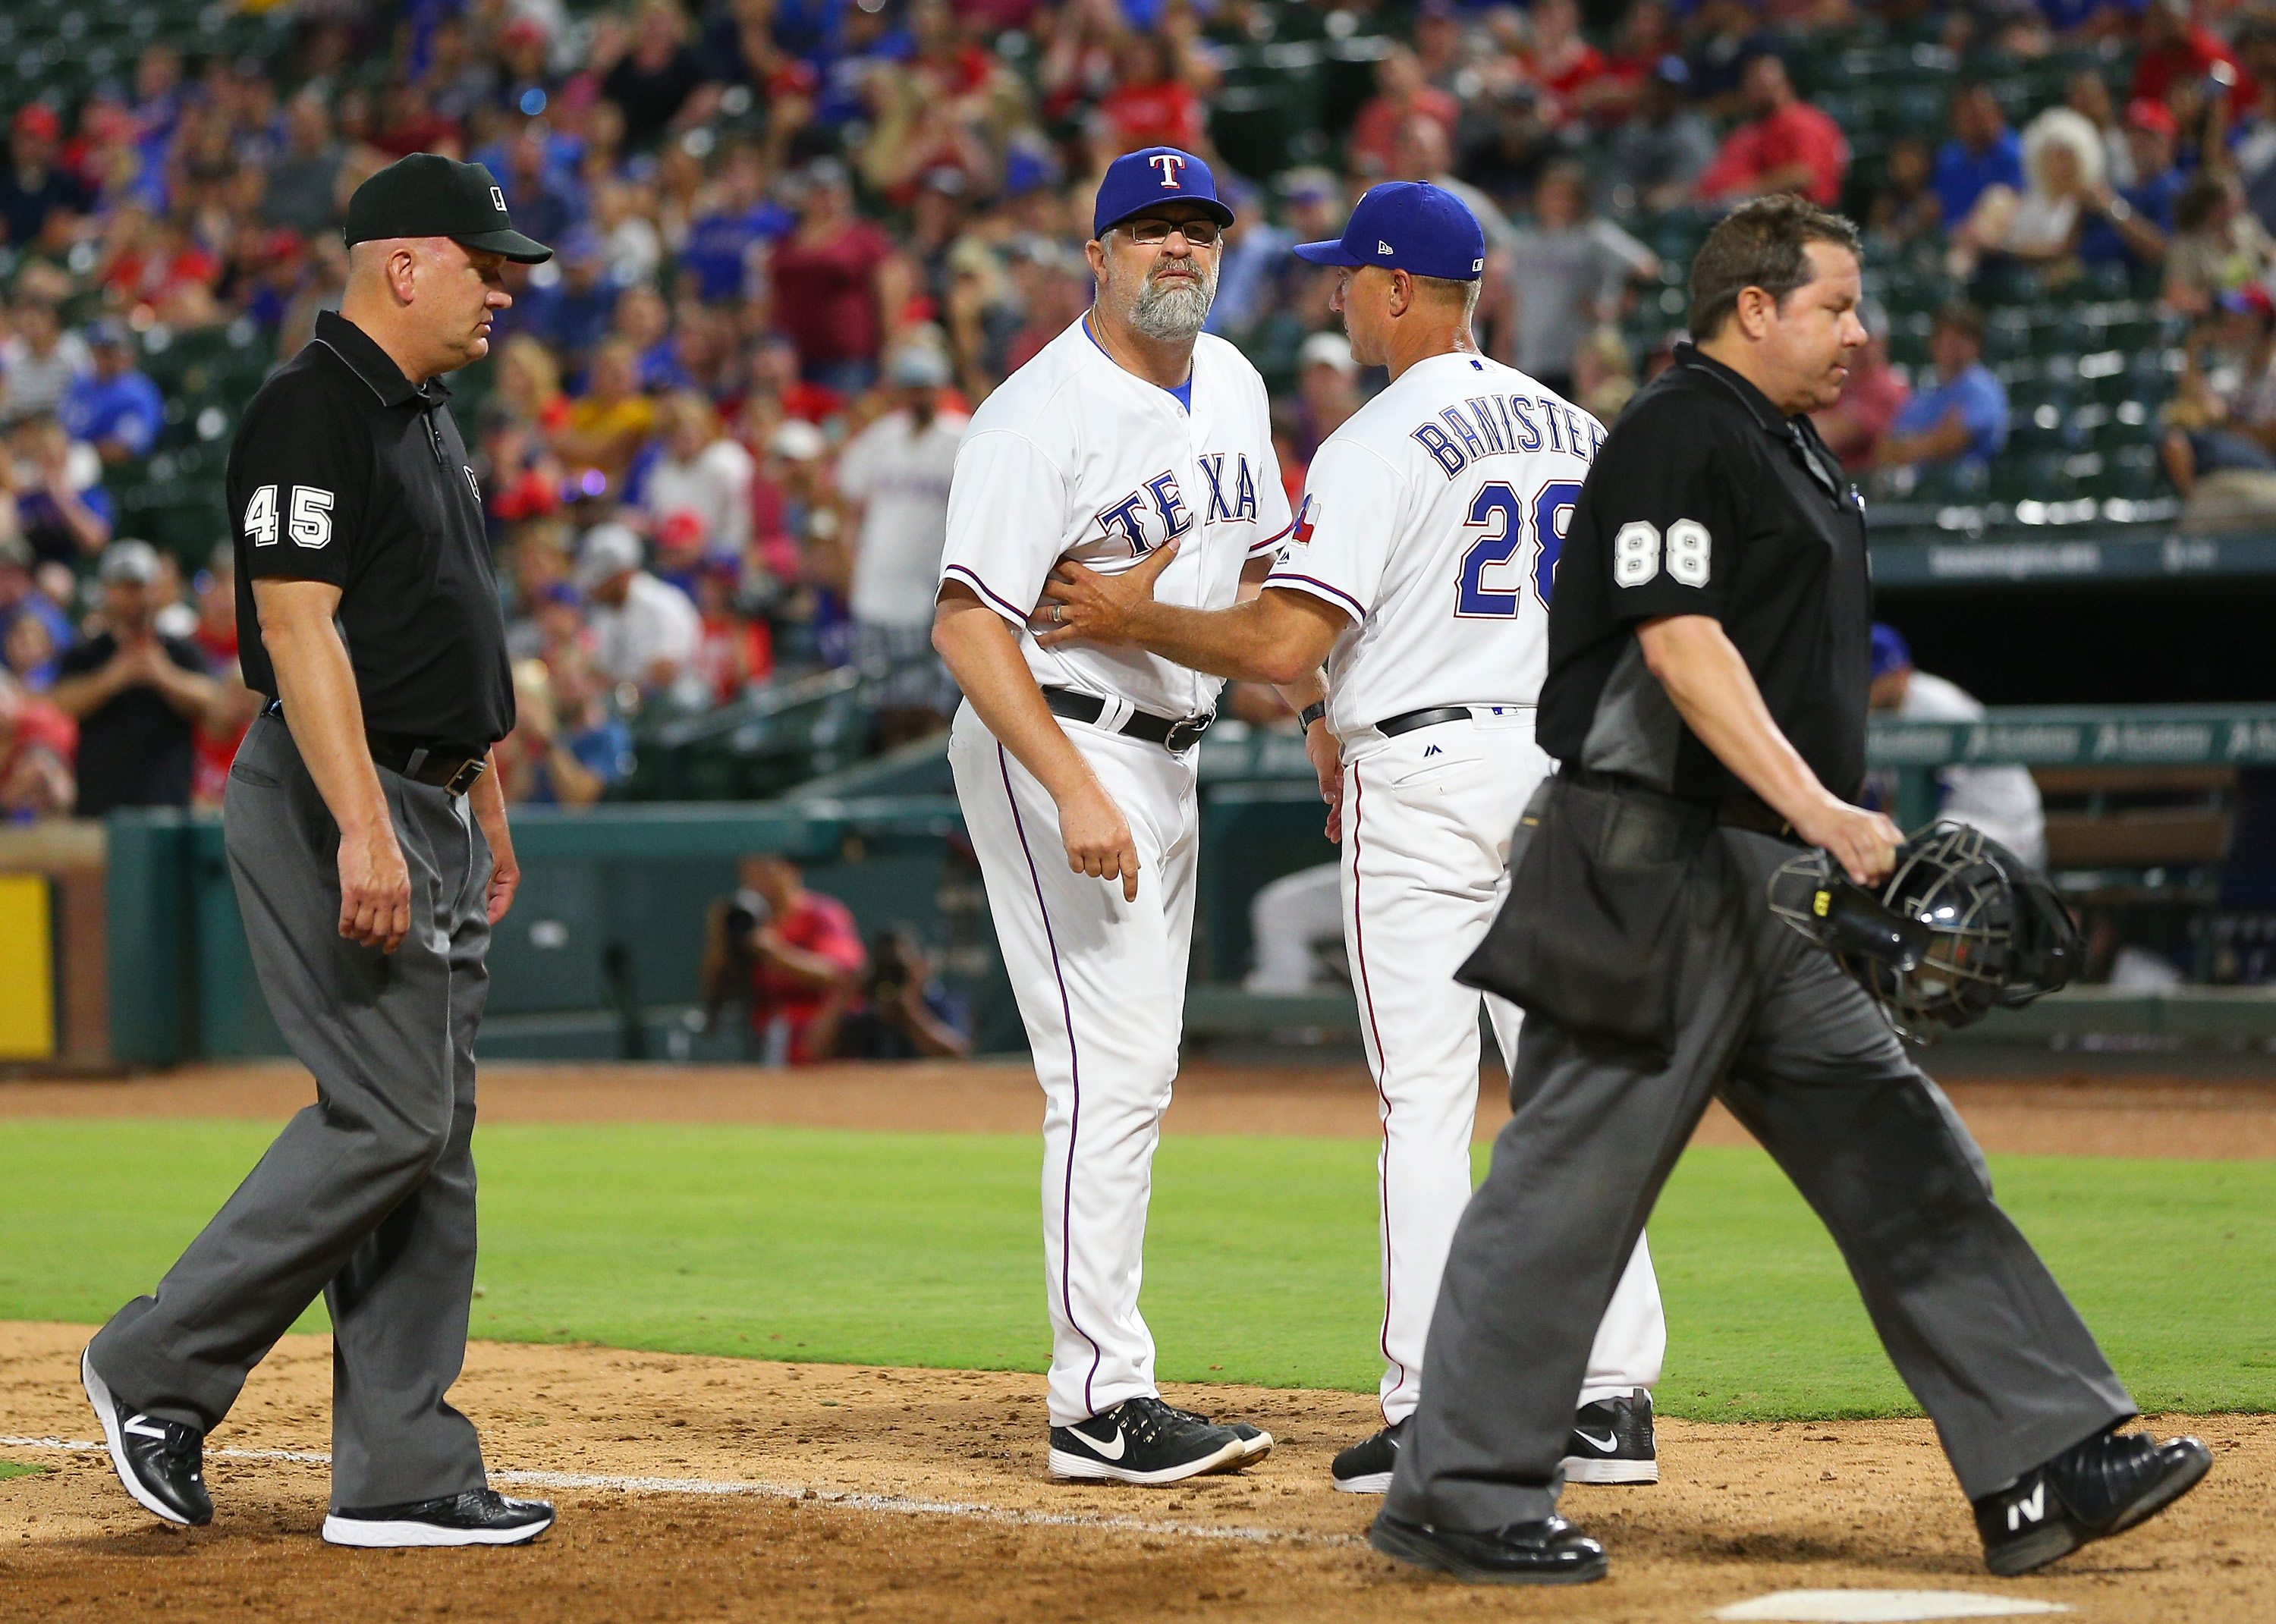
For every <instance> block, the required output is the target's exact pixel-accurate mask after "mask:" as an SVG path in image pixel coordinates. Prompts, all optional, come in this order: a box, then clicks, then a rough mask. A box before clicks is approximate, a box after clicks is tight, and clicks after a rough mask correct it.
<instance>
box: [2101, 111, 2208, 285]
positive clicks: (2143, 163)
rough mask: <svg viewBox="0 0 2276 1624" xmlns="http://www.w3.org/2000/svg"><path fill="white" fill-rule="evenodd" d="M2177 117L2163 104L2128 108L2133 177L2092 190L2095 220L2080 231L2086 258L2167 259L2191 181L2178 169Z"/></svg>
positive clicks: (2134, 265) (2136, 262)
mask: <svg viewBox="0 0 2276 1624" xmlns="http://www.w3.org/2000/svg"><path fill="white" fill-rule="evenodd" d="M2107 150H2108V148H2107V147H2106V146H2105V151H2107ZM2125 152H2126V169H2125V173H2126V175H2127V176H2128V179H2127V181H2126V182H2125V183H2124V184H2122V185H2120V186H2118V187H2116V188H2115V190H2113V188H2112V187H2111V186H2108V185H2105V186H2100V187H2098V188H2095V189H2093V190H2091V191H2090V192H2089V193H2088V194H2087V197H2086V204H2087V209H2088V212H2089V214H2090V216H2092V218H2091V219H2090V220H2089V221H2088V223H2087V226H2086V229H2085V231H2083V232H2081V233H2080V235H2079V239H2078V257H2079V259H2080V260H2081V261H2082V262H2084V263H2086V264H2089V265H2123V266H2125V267H2127V268H2128V269H2143V268H2146V267H2150V266H2155V265H2160V264H2163V263H2164V262H2165V258H2166V245H2167V242H2168V241H2169V240H2170V239H2171V238H2172V236H2173V232H2174V205H2175V204H2176V203H2177V202H2179V201H2180V200H2181V188H2182V186H2183V185H2184V184H2185V183H2184V182H2183V180H2182V178H2181V171H2179V170H2178V169H2176V168H2174V115H2173V114H2172V113H2171V112H2169V111H2168V110H2166V106H2165V104H2164V103H2163V102H2135V103H2133V104H2132V105H2131V106H2129V107H2128V108H2127V110H2126V128H2125Z"/></svg>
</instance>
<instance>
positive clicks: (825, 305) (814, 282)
mask: <svg viewBox="0 0 2276 1624" xmlns="http://www.w3.org/2000/svg"><path fill="white" fill-rule="evenodd" d="M798 216H799V218H798V228H797V230H795V231H793V232H792V233H791V234H790V235H789V236H788V237H787V238H785V239H784V240H783V241H782V243H781V244H780V246H778V247H777V248H776V250H775V255H774V265H773V270H774V285H775V320H776V323H777V325H778V326H779V327H780V328H781V329H782V330H784V331H785V332H786V333H788V334H789V335H790V337H791V339H792V341H793V343H794V344H796V345H798V360H799V366H800V369H801V371H802V372H803V374H804V375H805V376H806V378H807V380H808V382H810V383H819V384H822V385H823V387H825V388H828V389H834V390H837V391H840V392H841V393H849V394H850V393H853V392H854V391H860V390H863V389H867V388H868V387H869V383H870V382H871V380H872V379H874V378H875V377H876V374H877V354H878V351H879V349H880V347H881V345H883V343H884V310H885V307H886V304H887V297H886V292H885V288H884V281H885V273H886V269H887V268H888V266H889V265H891V262H892V261H893V258H894V254H893V244H892V239H891V238H889V237H887V236H886V235H885V234H884V232H883V231H879V230H878V229H877V228H876V226H875V225H872V224H870V223H869V221H867V220H864V219H862V218H861V216H859V215H857V214H855V213H854V194H853V190H852V187H851V186H849V185H848V184H847V181H846V169H845V166H844V165H843V164H841V163H838V162H836V161H835V160H834V159H829V158H818V159H816V161H815V162H814V163H810V164H808V166H807V168H806V171H805V174H804V176H803V178H802V180H801V184H800V188H799V192H798Z"/></svg>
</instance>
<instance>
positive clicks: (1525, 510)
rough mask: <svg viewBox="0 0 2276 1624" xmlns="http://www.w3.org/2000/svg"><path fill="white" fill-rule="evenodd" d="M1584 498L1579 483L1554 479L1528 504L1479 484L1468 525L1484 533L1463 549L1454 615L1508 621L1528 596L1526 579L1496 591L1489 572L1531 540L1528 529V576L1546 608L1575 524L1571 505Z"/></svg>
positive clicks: (1505, 489) (1504, 489)
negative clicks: (1530, 549)
mask: <svg viewBox="0 0 2276 1624" xmlns="http://www.w3.org/2000/svg"><path fill="white" fill-rule="evenodd" d="M1580 499H1581V482H1580V481H1578V480H1572V479H1559V480H1551V481H1550V482H1549V483H1547V484H1545V485H1544V486H1543V487H1542V488H1541V489H1538V490H1536V491H1535V492H1534V493H1533V499H1532V500H1531V501H1529V502H1521V501H1519V500H1518V496H1517V492H1516V491H1515V490H1514V489H1511V488H1510V487H1509V486H1507V485H1506V484H1502V483H1500V482H1495V483H1493V484H1491V485H1485V486H1482V487H1480V489H1479V490H1478V494H1477V499H1476V500H1475V501H1473V502H1472V503H1471V504H1470V512H1469V519H1468V527H1469V528H1471V529H1474V530H1483V531H1484V532H1485V534H1484V535H1481V536H1480V537H1479V538H1478V539H1477V540H1476V541H1475V542H1472V543H1470V544H1469V546H1468V548H1467V549H1465V550H1463V553H1462V568H1461V573H1460V577H1459V578H1458V579H1457V580H1456V581H1455V583H1454V618H1456V619H1458V620H1510V619H1514V618H1516V616H1517V611H1518V610H1519V608H1520V607H1521V605H1522V603H1523V602H1524V598H1525V588H1524V586H1523V584H1522V583H1521V584H1519V585H1516V586H1513V587H1510V588H1502V589H1497V588H1491V587H1489V586H1487V585H1486V583H1485V573H1486V572H1487V571H1488V570H1490V569H1492V568H1494V567H1495V566H1497V565H1504V564H1507V563H1508V562H1509V561H1510V559H1511V558H1514V556H1515V555H1516V553H1517V550H1518V549H1519V548H1520V547H1521V546H1523V545H1524V544H1525V543H1526V541H1527V539H1528V528H1529V527H1530V535H1531V540H1532V542H1533V566H1532V568H1531V570H1530V571H1529V576H1530V578H1531V580H1532V583H1533V596H1535V597H1536V599H1538V600H1539V602H1540V603H1541V606H1542V608H1544V609H1546V608H1548V607H1549V594H1550V593H1551V590H1552V589H1554V588H1555V587H1556V585H1557V555H1558V554H1559V552H1560V551H1562V550H1564V546H1565V532H1566V531H1567V529H1568V528H1569V527H1571V525H1572V523H1573V505H1574V503H1576V502H1578V501H1579V500H1580Z"/></svg>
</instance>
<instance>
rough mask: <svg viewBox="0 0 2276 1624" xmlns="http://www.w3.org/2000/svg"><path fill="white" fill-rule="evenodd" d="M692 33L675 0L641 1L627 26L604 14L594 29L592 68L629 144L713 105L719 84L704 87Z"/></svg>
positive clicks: (645, 141)
mask: <svg viewBox="0 0 2276 1624" xmlns="http://www.w3.org/2000/svg"><path fill="white" fill-rule="evenodd" d="M690 34H691V30H690V28H689V27H688V21H687V12H685V11H681V10H680V8H679V4H678V0H641V5H640V8H639V10H638V11H635V12H634V13H633V23H632V27H631V28H630V29H629V30H626V27H625V25H624V24H623V23H622V22H620V21H618V20H617V19H614V18H610V17H605V16H604V17H603V19H602V21H601V25H600V27H598V28H596V30H595V31H594V34H593V48H592V70H593V72H595V73H596V74H598V75H600V80H601V94H602V95H605V96H607V97H608V98H609V100H611V102H615V103H616V104H617V106H618V108H619V109H620V110H622V111H623V113H624V117H625V140H626V144H627V145H628V146H630V147H632V148H635V149H638V148H645V147H648V146H649V145H650V144H651V143H653V142H654V141H655V140H656V137H657V136H659V135H661V134H663V133H664V131H665V130H667V129H669V128H671V127H673V126H674V125H683V126H684V125H690V124H694V123H697V122H699V121H700V120H701V119H702V118H704V117H706V116H708V114H709V110H710V109H711V107H712V106H713V105H715V104H716V103H717V87H716V86H707V85H706V83H705V80H704V74H703V65H702V63H700V62H699V61H697V60H696V57H695V52H694V49H691V47H690V44H689V39H690ZM699 90H701V91H702V94H701V95H699V94H698V92H699Z"/></svg>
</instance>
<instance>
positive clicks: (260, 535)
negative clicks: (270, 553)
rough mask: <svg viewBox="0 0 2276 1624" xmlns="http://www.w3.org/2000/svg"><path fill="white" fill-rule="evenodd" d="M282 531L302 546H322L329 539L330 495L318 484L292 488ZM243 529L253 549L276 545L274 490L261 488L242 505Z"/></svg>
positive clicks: (267, 486)
mask: <svg viewBox="0 0 2276 1624" xmlns="http://www.w3.org/2000/svg"><path fill="white" fill-rule="evenodd" d="M285 528H287V529H288V530H290V531H291V532H292V539H293V541H294V542H296V543H299V544H300V546H303V547H322V546H323V545H324V544H325V543H327V542H329V541H330V540H331V539H332V493H331V492H330V491H329V490H326V489H324V488H323V487H322V486H321V485H295V486H293V487H292V502H291V511H290V512H288V513H287V514H286V515H285ZM243 529H244V531H245V534H246V535H247V538H248V539H249V540H250V541H251V542H252V543H253V544H254V546H255V547H274V546H275V545H277V487H276V486H274V485H263V486H262V487H261V488H260V489H258V490H255V491H254V493H253V497H252V499H251V500H249V501H248V502H247V503H246V505H245V523H244V525H243Z"/></svg>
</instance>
